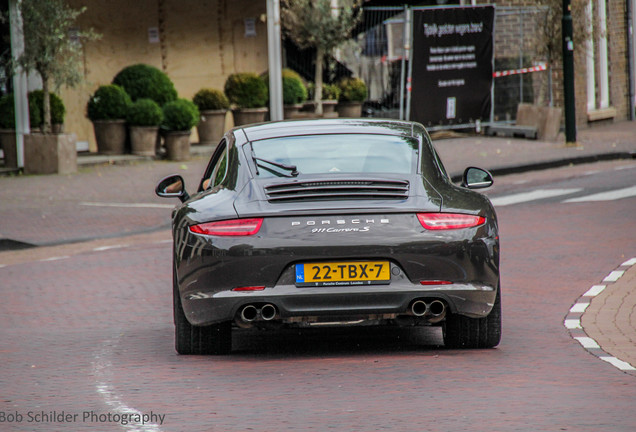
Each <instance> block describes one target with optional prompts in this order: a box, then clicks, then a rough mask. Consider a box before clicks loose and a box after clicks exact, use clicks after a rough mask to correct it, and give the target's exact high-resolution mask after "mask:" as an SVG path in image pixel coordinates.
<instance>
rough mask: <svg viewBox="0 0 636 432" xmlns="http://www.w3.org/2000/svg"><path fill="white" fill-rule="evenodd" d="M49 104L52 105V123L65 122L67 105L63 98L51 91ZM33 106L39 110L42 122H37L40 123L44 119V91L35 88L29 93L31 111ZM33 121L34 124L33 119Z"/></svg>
mask: <svg viewBox="0 0 636 432" xmlns="http://www.w3.org/2000/svg"><path fill="white" fill-rule="evenodd" d="M49 105H50V107H51V124H62V123H64V117H65V116H66V107H65V106H64V102H63V101H62V99H60V97H59V96H58V95H56V94H55V93H49ZM31 107H33V109H37V110H38V116H39V117H40V122H38V123H37V124H38V125H39V124H40V123H41V122H43V121H44V91H42V90H34V91H32V92H31V93H29V111H31ZM32 117H33V115H32ZM31 123H32V124H33V121H32V122H31Z"/></svg>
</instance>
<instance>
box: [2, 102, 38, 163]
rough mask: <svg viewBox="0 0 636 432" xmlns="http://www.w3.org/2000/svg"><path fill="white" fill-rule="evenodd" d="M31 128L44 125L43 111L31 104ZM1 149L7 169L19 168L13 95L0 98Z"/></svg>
mask: <svg viewBox="0 0 636 432" xmlns="http://www.w3.org/2000/svg"><path fill="white" fill-rule="evenodd" d="M29 122H30V123H31V128H32V129H33V128H35V127H37V126H34V125H38V126H39V125H40V123H42V111H41V110H40V109H39V108H38V106H37V105H36V104H32V103H29ZM0 148H1V149H2V152H3V153H4V166H5V168H17V167H18V150H17V141H16V132H15V101H14V100H13V93H7V94H5V95H3V96H2V97H0Z"/></svg>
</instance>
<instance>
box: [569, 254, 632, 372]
mask: <svg viewBox="0 0 636 432" xmlns="http://www.w3.org/2000/svg"><path fill="white" fill-rule="evenodd" d="M634 265H636V258H632V259H630V260H627V261H625V262H624V263H623V264H621V265H620V266H618V267H617V268H616V269H615V270H613V271H612V272H611V273H610V274H609V275H607V276H606V277H605V278H604V279H603V281H602V282H601V284H599V285H593V286H592V287H591V288H590V289H589V290H588V291H587V292H586V293H585V294H583V295H582V296H581V297H579V298H578V299H577V300H576V302H575V303H574V305H572V307H571V308H570V310H569V312H568V314H567V315H566V316H565V319H564V320H563V325H564V326H565V328H566V329H567V330H568V332H569V334H570V337H571V338H572V339H574V340H576V341H577V342H578V343H580V344H581V346H582V347H583V348H584V349H585V350H586V351H587V352H588V353H590V354H592V355H593V356H595V357H597V358H599V359H600V360H603V361H605V362H607V363H609V364H611V365H612V366H614V367H615V368H617V369H618V370H620V371H621V372H624V373H626V374H628V375H632V376H634V377H636V367H635V366H634V365H632V364H630V363H628V362H626V361H624V360H621V359H619V358H617V357H614V356H613V355H611V354H609V353H608V352H606V351H605V350H604V349H603V347H602V346H601V345H600V344H599V342H597V341H596V340H594V339H593V338H591V337H589V335H588V334H587V333H586V332H585V330H584V329H583V327H582V326H581V319H582V317H583V315H584V314H585V311H586V309H587V308H588V306H589V305H590V303H591V302H592V300H593V299H594V298H595V297H596V296H598V295H599V294H600V293H601V292H603V291H604V290H606V289H607V290H611V289H612V285H614V284H615V283H616V282H617V281H618V280H619V279H620V278H621V277H622V276H623V275H624V274H625V272H626V271H627V270H629V269H630V268H632V266H634Z"/></svg>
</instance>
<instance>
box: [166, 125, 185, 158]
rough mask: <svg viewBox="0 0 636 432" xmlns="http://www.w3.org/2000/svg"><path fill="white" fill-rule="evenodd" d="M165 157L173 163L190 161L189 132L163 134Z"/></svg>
mask: <svg viewBox="0 0 636 432" xmlns="http://www.w3.org/2000/svg"><path fill="white" fill-rule="evenodd" d="M164 137H165V146H166V155H167V157H168V159H170V160H174V161H185V160H188V159H190V131H185V132H182V131H170V132H165V134H164Z"/></svg>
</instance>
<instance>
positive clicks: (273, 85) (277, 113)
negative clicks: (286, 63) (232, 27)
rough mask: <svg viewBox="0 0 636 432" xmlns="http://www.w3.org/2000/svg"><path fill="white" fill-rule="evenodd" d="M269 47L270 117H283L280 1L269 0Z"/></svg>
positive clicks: (273, 118)
mask: <svg viewBox="0 0 636 432" xmlns="http://www.w3.org/2000/svg"><path fill="white" fill-rule="evenodd" d="M267 47H268V51H269V55H268V59H269V118H270V119H271V120H274V121H275V120H282V119H283V77H282V70H281V69H282V54H281V43H280V1H279V0H267Z"/></svg>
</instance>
